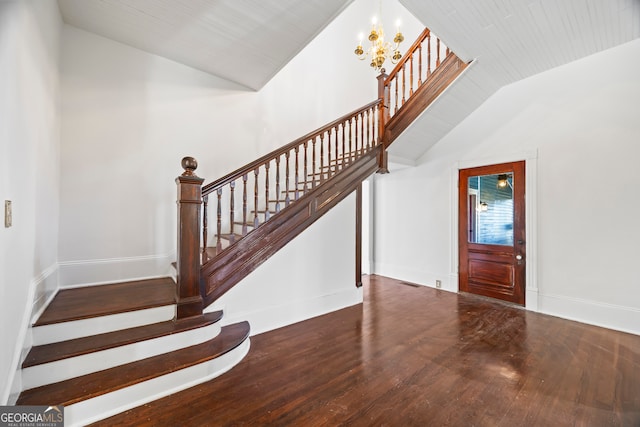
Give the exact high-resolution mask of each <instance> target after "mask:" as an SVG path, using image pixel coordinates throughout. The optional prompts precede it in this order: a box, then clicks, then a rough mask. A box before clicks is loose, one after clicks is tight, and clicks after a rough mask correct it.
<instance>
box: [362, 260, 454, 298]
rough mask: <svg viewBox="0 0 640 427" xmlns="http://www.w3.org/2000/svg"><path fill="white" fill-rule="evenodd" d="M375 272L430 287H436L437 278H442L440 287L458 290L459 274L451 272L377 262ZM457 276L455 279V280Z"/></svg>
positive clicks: (450, 290) (446, 289)
mask: <svg viewBox="0 0 640 427" xmlns="http://www.w3.org/2000/svg"><path fill="white" fill-rule="evenodd" d="M374 271H375V274H379V275H380V276H385V277H393V278H394V279H397V280H403V281H406V282H410V283H415V284H417V285H422V286H428V287H430V288H435V287H436V280H440V282H441V284H442V286H441V288H440V289H442V290H443V291H449V292H458V280H457V277H458V276H457V275H452V274H450V273H446V274H438V273H433V272H429V271H424V270H420V269H415V268H410V267H406V266H399V265H393V264H386V263H381V262H376V263H375V265H374ZM454 278H455V280H453V279H454Z"/></svg>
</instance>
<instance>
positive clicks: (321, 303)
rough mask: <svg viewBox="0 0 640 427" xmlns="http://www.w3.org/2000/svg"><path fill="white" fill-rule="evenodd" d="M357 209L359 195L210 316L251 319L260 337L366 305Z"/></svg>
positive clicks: (224, 300) (245, 283)
mask: <svg viewBox="0 0 640 427" xmlns="http://www.w3.org/2000/svg"><path fill="white" fill-rule="evenodd" d="M355 206H356V205H355V193H353V194H351V195H350V196H349V197H347V198H346V199H345V200H343V201H342V202H340V203H339V204H338V205H337V206H335V207H334V208H333V209H331V210H330V211H329V212H328V213H327V214H325V215H324V216H323V217H322V218H320V219H319V220H318V221H317V222H315V223H314V224H313V225H312V226H311V227H309V228H307V229H306V230H305V231H303V232H302V233H301V234H300V235H299V236H297V237H296V238H295V239H294V240H293V241H291V242H290V243H289V244H287V245H286V246H285V247H284V248H282V249H281V250H280V251H278V252H277V253H276V254H275V255H274V256H273V257H271V258H270V259H269V261H268V262H266V263H265V264H263V265H262V266H260V267H258V269H257V270H255V271H254V272H252V273H251V274H250V275H249V276H247V278H246V279H244V280H243V281H242V282H240V283H239V284H238V285H236V286H235V287H233V288H232V289H231V290H230V291H229V292H227V293H226V294H225V295H223V296H222V298H220V299H219V300H218V301H216V302H215V303H214V304H213V305H212V306H211V307H209V309H208V310H207V311H214V310H218V309H223V310H224V312H225V316H224V318H223V323H224V324H229V323H233V322H238V321H242V320H248V321H249V324H250V325H251V334H252V335H255V334H259V333H262V332H265V331H269V330H272V329H275V328H279V327H282V326H286V325H289V324H291V323H294V322H299V321H302V320H305V319H308V318H311V317H314V316H318V315H321V314H324V313H327V312H329V311H334V310H338V309H340V308H344V307H347V306H350V305H354V304H358V303H360V302H362V288H356V287H355V267H354V260H355V245H356V243H355V233H356V231H355V227H356V224H355Z"/></svg>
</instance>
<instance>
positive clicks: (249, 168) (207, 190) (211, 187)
mask: <svg viewBox="0 0 640 427" xmlns="http://www.w3.org/2000/svg"><path fill="white" fill-rule="evenodd" d="M380 102H381V100H379V99H376V100H375V101H373V102H370V103H368V104H367V105H365V106H363V107H360V108H358V109H357V110H354V111H352V112H350V113H348V114H345V115H344V116H342V117H340V118H339V119H336V120H334V121H332V122H331V123H328V124H326V125H324V126H322V127H321V128H318V129H316V130H314V131H313V132H310V133H308V134H306V135H305V136H302V137H300V138H298V139H296V140H294V141H292V142H290V143H289V144H287V145H284V146H282V147H280V148H278V149H276V150H274V151H272V152H270V153H267V154H265V155H264V156H262V157H260V158H258V159H256V160H254V161H253V162H251V163H248V164H246V165H244V166H242V167H240V168H238V169H236V170H235V171H233V172H231V173H229V174H227V175H225V176H223V177H222V178H220V179H217V180H215V181H213V182H211V183H209V184H207V185H205V186H204V187H202V195H203V196H206V195H208V194H211V193H213V192H214V191H216V189H217V188H219V187H221V186H224V185H226V184H229V183H230V182H231V181H234V180H236V179H238V178H239V177H241V176H242V175H244V174H246V173H250V172H253V171H254V170H255V168H257V167H259V166H262V165H263V164H265V163H266V162H268V161H269V160H272V159H275V158H277V157H278V156H282V155H283V154H285V153H286V152H288V151H291V150H292V149H294V148H295V147H296V146H299V145H301V144H303V143H304V142H305V141H309V140H311V139H313V138H314V137H316V136H318V135H321V134H322V133H325V132H327V130H329V129H332V128H334V127H335V126H336V125H338V124H341V123H344V122H345V121H347V119H349V118H352V117H355V116H357V115H358V114H360V113H362V112H363V111H367V110H369V109H371V108H372V107H375V106H377V105H378V104H379V103H380Z"/></svg>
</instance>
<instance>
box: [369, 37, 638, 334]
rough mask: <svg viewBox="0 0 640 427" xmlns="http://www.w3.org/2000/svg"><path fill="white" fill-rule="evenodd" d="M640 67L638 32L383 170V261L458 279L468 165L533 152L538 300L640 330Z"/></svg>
mask: <svg viewBox="0 0 640 427" xmlns="http://www.w3.org/2000/svg"><path fill="white" fill-rule="evenodd" d="M639 75H640V40H638V39H637V40H635V41H633V42H630V43H627V44H625V45H622V46H619V47H616V48H613V49H609V50H607V51H604V52H601V53H598V54H596V55H593V56H590V57H587V58H584V59H581V60H579V61H576V62H573V63H570V64H568V65H565V66H562V67H558V68H556V69H553V70H550V71H548V72H545V73H542V74H539V75H536V76H533V77H531V78H528V79H525V80H522V81H520V82H517V83H514V84H512V85H510V86H507V87H504V88H502V89H501V90H499V91H498V92H497V93H496V94H494V95H493V96H492V97H491V98H490V99H489V100H488V101H487V102H485V103H484V104H483V105H482V106H481V107H480V108H478V109H477V110H476V111H475V112H474V113H473V114H471V115H470V116H469V117H468V118H467V119H465V120H464V121H463V122H462V123H461V124H460V125H458V126H457V127H456V128H455V129H454V130H453V131H451V132H450V133H449V134H448V135H447V136H446V137H445V138H443V139H442V140H441V141H440V142H438V144H436V145H435V146H434V147H433V148H432V149H431V150H430V151H428V152H427V153H426V154H425V155H424V156H423V158H422V159H420V161H419V166H417V167H413V168H408V169H403V170H400V171H397V172H393V171H392V173H391V174H389V175H385V176H379V177H377V179H376V206H375V208H376V233H375V238H376V241H375V261H376V266H375V268H376V272H378V273H380V274H384V275H389V276H391V277H397V278H401V279H405V280H412V281H415V282H419V283H424V284H427V285H431V286H433V285H434V282H435V280H436V279H440V280H443V282H444V285H445V287H446V288H448V289H449V290H454V291H456V290H457V256H456V254H457V252H456V250H457V247H456V246H457V243H456V241H457V240H456V239H457V235H456V231H455V221H456V218H455V216H456V209H457V206H456V203H457V202H456V201H455V200H456V199H455V197H456V194H457V188H456V184H457V183H456V170H457V166H458V165H462V167H466V166H465V165H468V166H470V165H480V164H488V163H498V162H500V161H503V160H505V159H518V158H520V159H524V158H528V162H527V166H528V167H529V170H528V172H527V173H528V174H529V175H530V176H533V177H535V180H534V181H533V182H528V184H529V188H528V189H527V191H528V194H527V200H528V203H530V204H531V203H533V205H532V206H531V205H530V206H528V207H527V212H528V218H527V224H528V226H531V227H533V228H534V229H533V231H532V230H529V231H530V232H531V231H532V235H531V236H530V237H529V242H528V243H529V250H528V264H527V267H528V269H531V268H534V269H535V271H533V272H532V274H531V278H532V279H533V280H534V281H535V283H527V286H528V288H529V289H528V290H529V292H528V293H527V298H535V299H536V300H535V301H530V300H528V301H527V306H528V307H530V308H534V309H535V307H536V305H537V307H538V310H540V311H542V312H546V313H550V314H554V315H557V316H561V317H566V318H571V319H576V320H580V321H583V322H587V323H593V324H598V325H603V326H607V327H611V328H615V329H620V330H626V331H630V332H633V333H636V334H638V333H640V279H638V274H637V272H636V269H635V265H636V264H637V260H638V258H639V257H640V251H639V250H638V245H637V242H638V240H640V228H638V226H637V222H638V220H637V218H638V215H637V212H638V210H639V209H640V201H639V200H640V199H638V197H636V196H635V192H634V190H635V186H636V184H637V182H638V181H639V180H640V169H639V168H638V166H637V162H638V159H640V144H638V141H640V120H638V118H639V116H638V99H640V80H639V79H638V76H639ZM536 153H537V154H536ZM532 247H533V248H535V250H534V252H533V253H532V251H531V248H532Z"/></svg>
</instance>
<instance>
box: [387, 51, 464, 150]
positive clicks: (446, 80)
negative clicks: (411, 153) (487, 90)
mask: <svg viewBox="0 0 640 427" xmlns="http://www.w3.org/2000/svg"><path fill="white" fill-rule="evenodd" d="M466 67H467V64H465V63H464V62H463V61H462V60H461V59H460V58H458V57H457V56H456V55H454V54H450V55H449V56H447V58H446V59H445V60H444V61H442V63H441V64H440V66H439V67H438V68H436V70H435V71H434V72H433V73H432V74H431V76H430V77H429V79H428V80H427V81H426V82H424V83H423V84H422V85H421V86H420V87H419V88H418V89H417V90H416V91H415V92H414V94H413V95H412V96H411V97H410V98H409V99H408V100H407V102H405V103H404V105H403V106H402V107H401V108H400V109H399V110H398V112H397V113H396V114H395V115H394V116H393V117H391V119H390V120H389V121H388V123H386V126H385V130H384V135H383V141H384V144H385V147H387V148H388V147H389V145H390V144H391V143H392V142H393V141H394V140H395V139H396V138H398V136H400V134H401V133H402V132H403V131H404V130H405V129H406V128H407V127H408V126H409V125H410V124H411V123H413V121H414V120H415V119H417V118H418V116H419V115H420V114H422V112H423V111H424V110H425V108H427V107H428V106H429V105H430V104H431V103H432V102H433V101H434V100H435V99H436V98H437V97H438V95H440V94H441V93H442V92H443V91H444V90H445V89H446V88H447V87H449V85H451V82H453V81H454V80H455V79H456V77H458V76H459V75H460V73H462V71H463V70H464V69H465V68H466Z"/></svg>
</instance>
